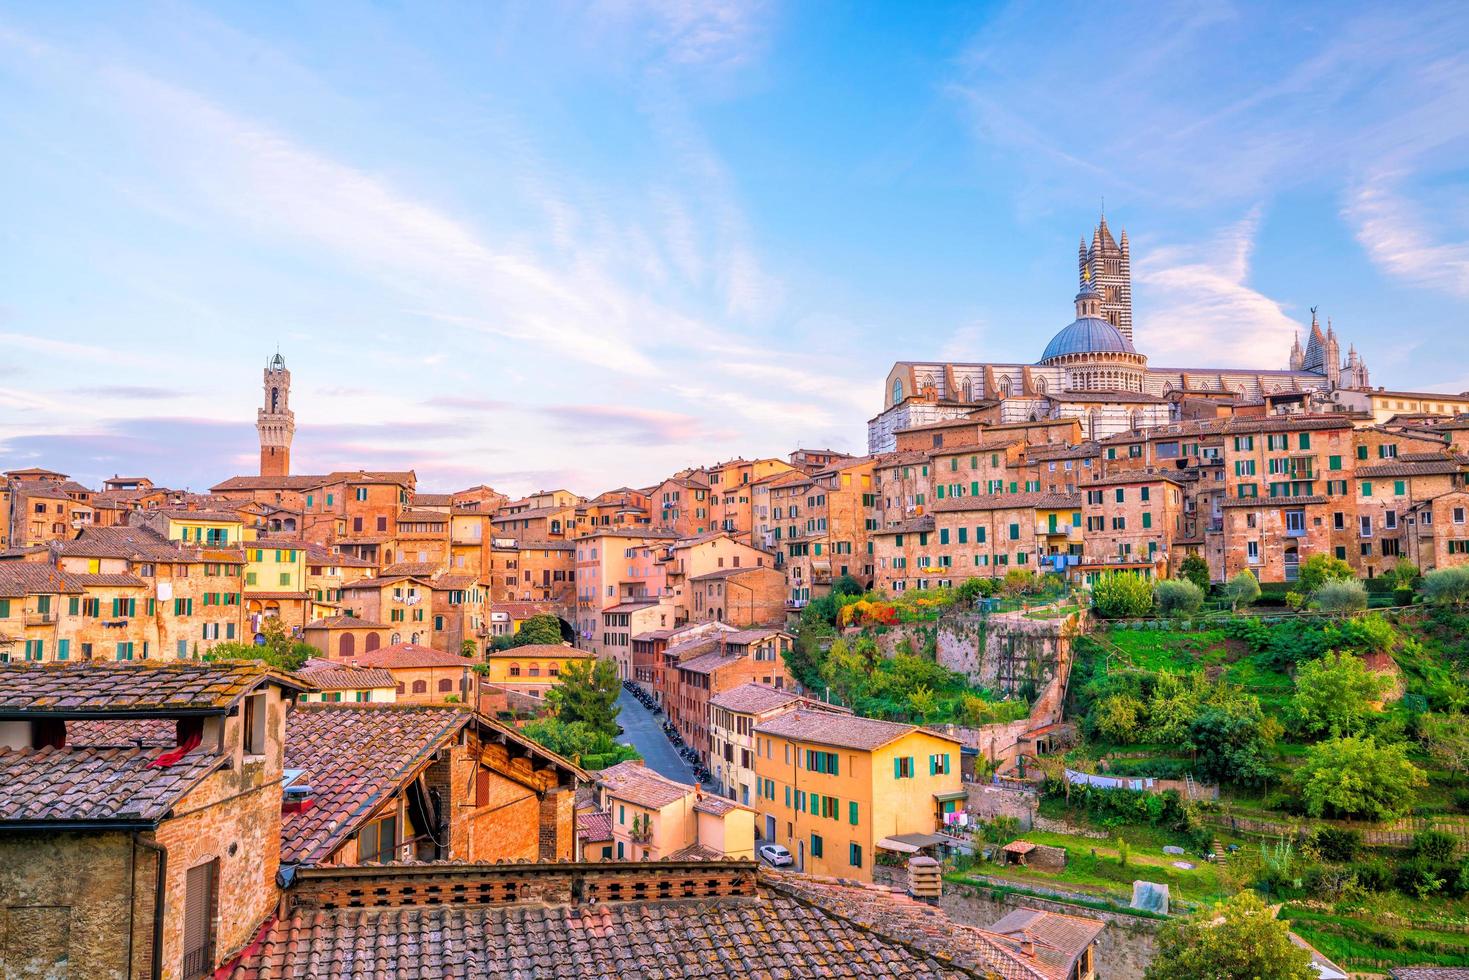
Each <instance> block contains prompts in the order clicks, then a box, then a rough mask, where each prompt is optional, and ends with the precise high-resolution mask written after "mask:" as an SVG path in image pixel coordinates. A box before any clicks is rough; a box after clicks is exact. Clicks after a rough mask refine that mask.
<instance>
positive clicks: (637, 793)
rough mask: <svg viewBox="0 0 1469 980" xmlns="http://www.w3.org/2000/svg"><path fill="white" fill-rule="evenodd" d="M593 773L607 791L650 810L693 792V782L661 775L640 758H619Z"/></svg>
mask: <svg viewBox="0 0 1469 980" xmlns="http://www.w3.org/2000/svg"><path fill="white" fill-rule="evenodd" d="M596 776H597V782H598V783H601V784H602V785H603V786H605V787H606V788H607V792H608V794H609V795H611V796H614V797H616V798H617V799H619V800H626V801H627V802H629V803H636V804H637V805H638V806H645V807H648V808H649V809H651V810H661V809H662V808H663V807H665V806H667V805H668V804H670V803H676V802H678V801H679V800H681V799H683V798H684V797H685V796H689V795H692V794H693V792H694V787H693V786H691V785H688V784H685V783H676V782H674V781H673V780H671V779H669V778H668V777H667V776H660V775H659V774H658V773H656V772H654V771H653V770H651V769H649V768H648V767H647V766H645V765H643V764H642V763H641V762H619V763H618V764H617V765H615V766H612V767H610V768H607V769H603V770H602V771H601V772H599V773H597V774H596Z"/></svg>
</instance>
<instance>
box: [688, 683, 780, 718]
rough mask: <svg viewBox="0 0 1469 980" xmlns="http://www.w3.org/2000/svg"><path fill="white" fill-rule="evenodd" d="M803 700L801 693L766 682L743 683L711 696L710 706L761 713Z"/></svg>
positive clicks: (748, 712) (747, 712)
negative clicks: (770, 685) (782, 689)
mask: <svg viewBox="0 0 1469 980" xmlns="http://www.w3.org/2000/svg"><path fill="white" fill-rule="evenodd" d="M801 700H803V699H802V697H801V695H799V694H796V693H794V692H792V691H780V690H776V689H775V688H773V687H769V686H767V685H765V684H741V685H740V686H739V687H732V688H730V689H729V690H727V691H721V692H720V693H718V694H715V695H713V696H712V697H710V698H709V706H710V707H711V708H724V709H725V710H726V711H738V712H742V713H746V714H759V713H761V712H763V711H774V710H775V709H776V708H784V707H785V706H786V705H788V704H795V703H796V702H798V701H801Z"/></svg>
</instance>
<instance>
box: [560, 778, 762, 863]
mask: <svg viewBox="0 0 1469 980" xmlns="http://www.w3.org/2000/svg"><path fill="white" fill-rule="evenodd" d="M596 777H597V795H598V798H599V801H600V803H601V806H602V810H603V812H605V813H606V814H607V815H608V816H609V818H610V823H611V828H612V840H611V843H610V845H609V844H603V843H602V842H600V841H599V842H598V846H599V847H605V848H606V849H605V850H603V851H602V853H603V854H604V855H606V856H608V857H611V858H612V859H614V860H617V861H658V860H661V859H665V858H671V859H674V860H679V859H685V858H702V859H717V858H724V857H730V858H743V859H745V860H749V859H751V858H753V857H754V856H755V811H754V810H752V809H750V808H749V807H747V806H740V805H739V804H738V803H735V802H734V801H733V800H726V799H724V798H723V797H719V796H706V795H704V793H703V792H702V791H701V790H700V789H699V788H698V787H697V786H693V785H689V784H687V783H679V782H674V781H673V780H672V779H669V778H668V777H666V776H661V775H659V774H658V773H656V772H654V771H653V770H651V769H649V768H648V767H647V766H645V765H643V764H642V763H641V762H620V763H618V764H617V765H615V766H611V767H610V768H607V769H603V770H602V771H601V772H599V773H597V774H596ZM609 851H610V853H609ZM584 853H585V852H584Z"/></svg>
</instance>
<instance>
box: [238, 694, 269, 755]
mask: <svg viewBox="0 0 1469 980" xmlns="http://www.w3.org/2000/svg"><path fill="white" fill-rule="evenodd" d="M240 718H241V721H242V726H241V727H242V729H243V731H244V741H245V755H247V756H251V755H264V754H265V743H266V738H265V718H266V712H265V693H264V692H263V691H262V692H261V693H259V694H251V695H248V696H247V697H246V698H245V706H244V709H243V710H242V711H241V712H240Z"/></svg>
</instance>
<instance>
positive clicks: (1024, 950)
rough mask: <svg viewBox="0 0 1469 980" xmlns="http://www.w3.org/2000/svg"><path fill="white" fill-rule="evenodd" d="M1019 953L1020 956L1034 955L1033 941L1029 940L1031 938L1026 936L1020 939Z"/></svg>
mask: <svg viewBox="0 0 1469 980" xmlns="http://www.w3.org/2000/svg"><path fill="white" fill-rule="evenodd" d="M1020 955H1021V956H1034V955H1035V943H1034V942H1032V941H1031V938H1030V937H1029V936H1026V937H1025V938H1024V939H1022V940H1020Z"/></svg>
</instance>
